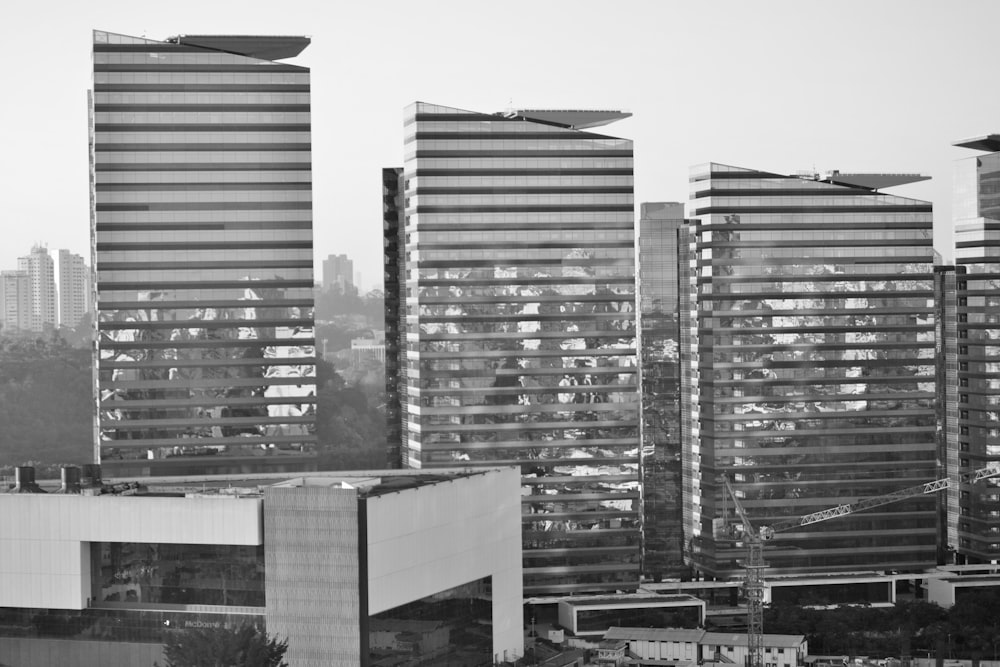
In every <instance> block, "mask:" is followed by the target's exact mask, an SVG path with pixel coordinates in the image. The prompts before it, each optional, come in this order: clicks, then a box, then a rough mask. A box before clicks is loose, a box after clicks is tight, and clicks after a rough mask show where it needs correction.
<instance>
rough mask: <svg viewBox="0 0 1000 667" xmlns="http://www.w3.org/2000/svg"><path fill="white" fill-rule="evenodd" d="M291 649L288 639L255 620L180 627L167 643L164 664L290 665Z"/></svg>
mask: <svg viewBox="0 0 1000 667" xmlns="http://www.w3.org/2000/svg"><path fill="white" fill-rule="evenodd" d="M287 650H288V641H287V640H284V641H279V640H278V639H276V638H274V637H268V636H267V633H265V632H264V631H262V630H260V629H259V628H258V627H257V626H256V625H254V624H253V623H244V624H243V625H241V626H240V627H238V628H226V627H220V628H195V629H187V630H176V631H173V632H171V633H170V636H169V638H168V639H167V641H166V643H165V644H164V645H163V655H164V658H165V659H166V663H165V665H164V667H288V663H287V662H285V661H284V657H285V651H287Z"/></svg>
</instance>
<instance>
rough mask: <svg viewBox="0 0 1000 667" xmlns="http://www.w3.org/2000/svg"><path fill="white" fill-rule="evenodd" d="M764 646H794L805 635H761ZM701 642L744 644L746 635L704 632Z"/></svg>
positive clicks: (803, 639) (728, 644) (801, 640)
mask: <svg viewBox="0 0 1000 667" xmlns="http://www.w3.org/2000/svg"><path fill="white" fill-rule="evenodd" d="M762 637H763V640H764V646H775V647H782V648H794V647H796V646H798V645H799V644H801V643H802V642H804V641H805V640H806V638H805V635H762ZM701 643H703V644H724V645H726V646H746V645H747V635H746V633H741V632H706V633H705V635H704V636H703V637H702V638H701Z"/></svg>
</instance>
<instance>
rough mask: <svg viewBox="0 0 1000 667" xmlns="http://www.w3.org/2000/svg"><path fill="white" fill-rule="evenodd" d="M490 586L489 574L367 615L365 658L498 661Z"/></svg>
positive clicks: (382, 660)
mask: <svg viewBox="0 0 1000 667" xmlns="http://www.w3.org/2000/svg"><path fill="white" fill-rule="evenodd" d="M491 586H492V578H491V577H485V578H483V579H478V580H476V581H473V582H471V583H468V584H465V585H463V586H457V587H455V588H450V589H448V590H445V591H440V592H438V593H435V594H433V595H430V596H427V597H425V598H422V599H420V600H416V601H414V602H410V603H409V604H405V605H402V606H400V607H396V608H394V609H390V610H388V611H384V612H382V613H380V614H375V615H373V616H369V617H368V622H367V643H368V660H367V661H365V662H364V664H365V665H428V666H430V665H442V666H443V665H492V664H494V661H493V628H492V626H493V610H492V608H491V603H490V596H491ZM511 657H513V656H511Z"/></svg>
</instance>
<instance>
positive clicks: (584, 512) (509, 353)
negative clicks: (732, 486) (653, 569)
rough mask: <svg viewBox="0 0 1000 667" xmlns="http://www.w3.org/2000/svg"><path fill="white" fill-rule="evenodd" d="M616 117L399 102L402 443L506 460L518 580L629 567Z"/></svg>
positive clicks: (594, 587) (631, 351) (635, 459)
mask: <svg viewBox="0 0 1000 667" xmlns="http://www.w3.org/2000/svg"><path fill="white" fill-rule="evenodd" d="M628 115H629V114H627V113H622V112H618V111H512V112H508V113H506V114H484V113H476V112H471V111H463V110H460V109H455V108H450V107H444V106H438V105H432V104H426V103H422V102H418V103H415V104H413V105H411V106H410V107H409V108H408V109H407V111H406V119H405V125H404V127H405V155H406V159H405V164H404V171H403V186H402V190H403V204H402V206H403V209H404V218H403V231H402V244H401V246H400V247H399V253H400V256H401V257H402V258H403V259H402V261H403V262H404V271H403V276H404V279H405V283H402V282H401V283H400V284H399V285H398V288H399V290H400V291H401V292H402V296H400V297H399V298H400V303H401V304H403V305H405V313H406V315H405V321H404V322H403V326H402V327H401V328H402V331H401V333H400V344H399V350H400V352H399V354H400V366H402V365H404V364H405V366H406V378H405V381H406V383H407V386H406V396H405V398H404V399H403V400H404V402H403V404H402V405H403V409H404V410H405V411H406V414H405V416H404V422H403V423H404V424H405V428H406V432H405V433H404V434H403V440H404V443H403V448H402V449H403V451H402V458H403V460H404V461H405V462H406V464H407V465H409V466H411V467H416V468H436V467H437V468H448V467H467V466H470V465H471V466H475V465H500V464H516V465H519V466H520V467H521V471H522V475H523V481H524V491H523V493H524V496H523V497H522V501H523V510H524V514H523V520H524V523H523V528H524V538H523V544H524V576H525V579H524V591H525V594H527V595H536V594H558V593H571V592H576V591H581V592H582V591H601V590H618V589H629V588H634V587H635V586H636V585H637V584H638V582H639V575H640V529H641V510H640V492H639V439H638V417H639V401H638V395H637V378H636V373H637V369H636V340H635V336H636V332H635V249H634V212H633V207H634V203H633V194H632V142H631V141H630V140H627V139H620V138H617V137H612V136H608V135H604V134H595V133H592V132H589V131H585V130H587V129H589V128H595V127H599V126H601V125H605V124H607V123H610V122H612V121H615V120H618V119H621V118H625V117H627V116H628ZM387 178H388V180H389V181H391V175H387V174H386V173H385V172H383V183H384V184H385V183H386V182H387V180H386V179H387ZM385 187H386V189H385V190H384V192H385V193H386V197H388V196H390V195H389V190H391V183H388V185H386V186H385ZM388 284H389V283H388V282H387V285H388ZM388 301H389V299H388V298H387V303H388Z"/></svg>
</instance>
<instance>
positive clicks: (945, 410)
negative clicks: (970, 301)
mask: <svg viewBox="0 0 1000 667" xmlns="http://www.w3.org/2000/svg"><path fill="white" fill-rule="evenodd" d="M964 273H965V269H964V267H955V266H944V265H941V264H940V260H938V265H937V266H935V267H934V305H935V308H936V313H935V318H936V319H935V322H934V329H935V333H934V335H935V338H936V340H937V355H936V357H935V358H936V362H937V363H936V371H937V400H936V408H937V421H938V428H937V448H938V462H939V468H940V472H939V473H938V477H941V478H943V477H949V478H951V479H957V477H958V476H959V475H960V474H961V473H962V472H963V471H962V470H961V469H960V466H959V462H960V459H967V458H968V457H967V455H965V454H961V453H960V450H961V446H960V444H959V442H960V439H961V440H967V438H960V435H961V428H960V426H959V421H960V420H959V409H958V395H959V390H960V388H959V381H958V346H959V342H958V281H959V280H960V279H962V278H960V276H963V274H964ZM963 314H964V309H963ZM967 385H968V380H966V385H965V386H967ZM961 392H962V393H966V389H965V388H964V387H963V388H962V389H961ZM965 428H966V430H968V426H966V427H965ZM967 450H968V444H966V451H967ZM964 467H965V468H968V467H969V462H968V461H966V462H965V463H964ZM988 481H989V480H984V481H983V482H980V484H984V483H988ZM959 486H960V485H954V486H951V487H949V488H948V489H946V490H945V491H944V492H943V493H938V494H937V496H938V499H937V502H938V513H939V517H940V520H939V521H938V560H939V562H941V563H947V562H950V561H951V560H952V559H953V558H956V559H958V560H961V559H963V558H964V557H963V556H962V554H961V552H959V550H958V545H959V537H958V524H959V521H960V520H961V521H963V522H966V520H965V519H960V517H961V502H960V498H961V495H962V491H966V492H968V491H970V489H969V488H964V489H962V488H959ZM977 487H978V485H977Z"/></svg>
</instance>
